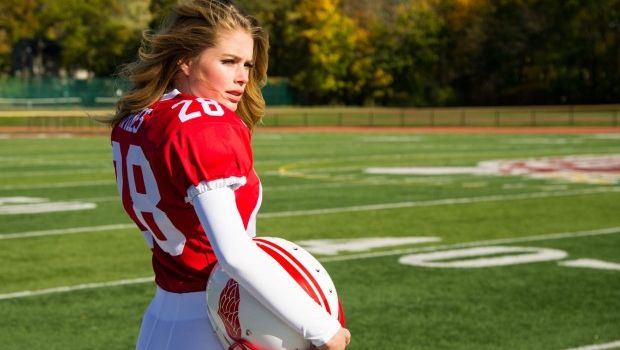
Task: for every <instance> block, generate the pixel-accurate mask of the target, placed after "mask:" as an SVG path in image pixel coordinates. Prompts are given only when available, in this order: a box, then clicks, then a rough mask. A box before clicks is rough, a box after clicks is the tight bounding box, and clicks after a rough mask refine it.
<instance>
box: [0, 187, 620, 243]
mask: <svg viewBox="0 0 620 350" xmlns="http://www.w3.org/2000/svg"><path fill="white" fill-rule="evenodd" d="M608 192H620V187H603V188H592V189H580V190H570V191H561V192H533V193H518V194H509V195H491V196H480V197H464V198H446V199H436V200H428V201H416V202H413V201H412V202H398V203H385V204H369V205H357V206H351V207H340V208H327V209H309V210H292V211H280V212H272V213H263V214H261V213H259V214H258V217H259V218H261V219H271V218H281V217H292V216H312V215H324V214H337V213H347V212H361V211H373V210H389V209H402V208H414V207H432V206H441V205H457V204H470V203H484V202H501V201H510V200H523V199H538V198H554V197H567V196H578V195H588V194H597V193H608ZM134 227H136V226H135V225H133V224H115V225H102V226H85V227H74V228H67V229H55V230H41V231H28V232H14V233H6V234H0V241H1V240H7V239H18V238H29V237H41V236H51V235H63V234H75V233H88V232H89V231H111V230H124V229H129V228H134Z"/></svg>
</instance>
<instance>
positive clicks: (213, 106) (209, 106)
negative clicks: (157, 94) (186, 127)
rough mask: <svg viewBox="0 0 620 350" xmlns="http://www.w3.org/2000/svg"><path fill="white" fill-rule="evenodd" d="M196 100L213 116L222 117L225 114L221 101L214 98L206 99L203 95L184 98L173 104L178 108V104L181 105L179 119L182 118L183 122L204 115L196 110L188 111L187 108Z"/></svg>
mask: <svg viewBox="0 0 620 350" xmlns="http://www.w3.org/2000/svg"><path fill="white" fill-rule="evenodd" d="M194 101H198V102H199V103H200V106H201V107H202V111H203V112H204V113H205V114H206V115H208V116H211V117H221V116H223V115H224V109H222V106H220V104H219V103H217V102H216V101H214V100H209V99H204V98H202V97H199V98H197V99H196V100H183V101H179V102H177V103H175V104H173V105H172V107H170V108H172V109H175V108H177V107H178V106H180V105H182V106H181V110H180V111H179V119H180V120H181V122H183V123H184V122H186V121H188V120H190V119H194V118H198V117H200V116H201V115H202V113H200V112H198V111H195V112H191V113H189V114H188V113H187V110H188V109H189V107H190V106H191V105H192V103H193V102H194Z"/></svg>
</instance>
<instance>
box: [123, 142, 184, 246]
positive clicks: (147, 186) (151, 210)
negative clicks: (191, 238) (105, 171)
mask: <svg viewBox="0 0 620 350" xmlns="http://www.w3.org/2000/svg"><path fill="white" fill-rule="evenodd" d="M112 151H113V154H114V165H115V169H116V185H117V188H118V191H119V193H120V195H121V197H122V196H123V185H124V184H123V171H125V172H126V173H127V182H128V184H127V185H128V186H129V195H130V197H131V202H132V204H133V210H134V213H135V214H136V217H137V218H138V220H140V222H141V223H142V225H143V226H144V227H147V228H148V230H149V232H150V233H151V235H152V236H153V238H154V239H155V241H157V244H158V245H159V246H160V247H161V249H162V250H163V251H165V252H166V253H168V254H170V255H172V256H177V255H181V253H183V248H184V247H185V241H186V239H185V236H184V235H183V233H181V231H179V230H178V229H177V228H176V227H175V226H174V224H173V223H172V222H171V221H170V219H169V218H168V216H167V215H166V213H164V212H163V211H162V210H161V209H159V208H157V204H158V203H159V201H160V200H161V195H160V194H159V189H158V187H157V181H156V180H155V175H154V174H153V170H152V169H151V166H150V164H149V161H148V160H147V159H146V157H145V156H144V151H143V150H142V148H141V147H140V146H136V145H130V146H129V150H128V151H127V158H126V161H125V162H123V159H122V154H121V146H120V144H119V143H118V142H115V141H113V142H112ZM137 172H139V174H137ZM140 175H141V177H142V182H143V184H144V188H139V186H140V185H139V184H138V182H137V181H136V178H137V176H140ZM142 191H143V192H144V193H143V192H142Z"/></svg>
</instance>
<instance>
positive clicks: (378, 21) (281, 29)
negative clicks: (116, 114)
mask: <svg viewBox="0 0 620 350" xmlns="http://www.w3.org/2000/svg"><path fill="white" fill-rule="evenodd" d="M174 2H175V1H174V0H88V1H83V0H3V1H2V2H0V77H1V78H0V104H1V105H4V106H16V105H20V104H21V105H30V106H32V104H37V103H40V104H53V105H63V104H65V105H81V106H90V107H92V106H112V105H113V104H114V102H115V101H116V99H117V98H118V96H119V95H120V94H122V92H123V90H124V89H126V88H127V85H126V83H125V82H123V81H122V80H119V79H117V78H116V77H115V73H116V72H117V70H118V68H119V66H120V65H122V64H123V63H127V62H130V61H132V60H133V59H134V58H135V56H136V52H137V48H138V47H139V44H140V40H141V36H142V32H143V31H144V30H153V29H155V28H157V26H158V24H159V23H160V22H161V19H162V16H163V15H164V14H165V13H166V12H167V10H168V9H169V8H170V7H171V6H172V4H173V3H174ZM237 3H238V4H239V5H240V6H241V7H243V8H245V9H246V10H247V11H248V12H250V13H252V14H254V15H256V16H257V17H258V18H259V20H260V21H261V22H262V23H263V25H264V26H265V27H266V28H267V30H268V31H269V33H270V44H271V50H270V66H269V76H270V78H269V82H268V84H267V86H266V87H265V96H266V99H267V102H268V104H270V105H354V106H388V107H394V106H398V107H402V106H410V107H411V106H415V107H431V106H435V107H439V106H500V105H504V106H505V105H513V106H515V105H549V104H553V105H574V104H610V103H617V102H619V100H620V85H619V84H618V82H619V81H620V1H618V0H596V1H591V0H273V1H250V0H239V1H237Z"/></svg>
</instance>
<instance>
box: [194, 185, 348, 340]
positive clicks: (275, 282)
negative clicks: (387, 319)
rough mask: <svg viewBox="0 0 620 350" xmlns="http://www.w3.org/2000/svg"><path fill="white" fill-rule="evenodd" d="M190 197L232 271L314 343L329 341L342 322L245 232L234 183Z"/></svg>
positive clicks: (222, 260)
mask: <svg viewBox="0 0 620 350" xmlns="http://www.w3.org/2000/svg"><path fill="white" fill-rule="evenodd" d="M192 203H193V205H194V209H195V211H196V214H197V215H198V218H199V219H200V223H201V224H202V226H203V227H204V229H205V231H206V232H207V236H208V238H209V242H211V245H212V246H213V249H214V251H215V255H216V256H217V259H218V261H219V263H220V265H221V266H222V269H223V270H224V271H225V272H226V273H228V275H229V276H231V277H232V278H234V279H235V280H236V281H237V282H238V283H239V284H241V285H242V286H243V287H244V288H245V289H246V290H247V291H248V292H250V293H251V294H252V295H253V296H254V297H255V298H256V299H257V300H258V301H260V302H261V303H262V304H263V305H264V306H265V307H267V308H268V309H269V310H271V311H272V312H273V313H274V314H275V315H277V316H278V317H279V318H281V319H282V320H283V321H284V322H286V323H288V324H289V325H290V326H291V327H293V329H296V330H297V331H299V333H300V334H301V335H302V336H303V337H304V338H305V339H307V340H309V341H310V342H311V343H312V344H313V345H315V346H321V345H323V344H325V343H326V342H327V341H328V340H329V339H331V337H333V336H334V335H335V334H336V332H338V330H339V329H340V323H339V322H338V321H337V320H336V319H334V318H333V317H331V316H330V315H329V314H328V313H327V312H326V311H325V310H323V309H322V308H321V307H320V306H319V305H318V304H317V303H316V302H315V301H314V300H312V298H311V297H310V296H309V295H308V294H307V293H306V292H305V291H304V290H303V289H302V288H301V287H300V286H299V285H298V284H297V283H296V282H294V280H293V279H292V278H290V276H289V275H288V273H287V272H286V271H285V270H284V269H283V268H282V267H281V266H280V265H279V264H278V263H277V262H276V261H275V260H273V259H272V258H271V257H270V256H269V255H268V254H267V253H265V252H264V251H263V250H261V249H260V248H259V247H258V246H257V245H256V244H255V243H254V241H252V239H251V238H250V237H249V236H248V235H247V234H246V232H245V229H244V226H243V222H242V220H241V216H240V215H239V211H238V210H237V205H236V203H235V194H234V192H233V190H232V189H231V188H229V187H222V188H216V189H213V190H209V191H206V192H203V193H201V194H199V195H198V196H196V197H195V198H194V200H193V202H192Z"/></svg>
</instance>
